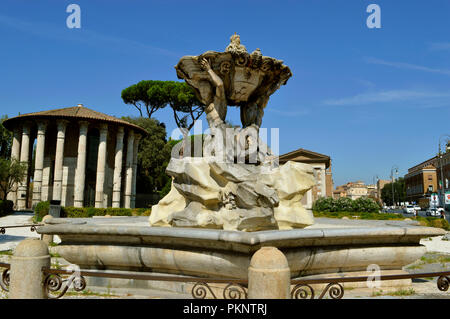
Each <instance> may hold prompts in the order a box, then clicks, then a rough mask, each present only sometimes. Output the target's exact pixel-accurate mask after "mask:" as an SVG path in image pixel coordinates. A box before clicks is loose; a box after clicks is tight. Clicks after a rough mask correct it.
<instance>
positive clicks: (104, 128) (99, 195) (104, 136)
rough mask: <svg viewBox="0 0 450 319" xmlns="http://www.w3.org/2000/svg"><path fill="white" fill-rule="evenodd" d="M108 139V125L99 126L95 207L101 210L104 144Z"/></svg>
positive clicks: (104, 163) (104, 157) (103, 180)
mask: <svg viewBox="0 0 450 319" xmlns="http://www.w3.org/2000/svg"><path fill="white" fill-rule="evenodd" d="M107 138H108V125H107V124H102V125H101V126H100V141H99V144H98V158H97V179H96V182H95V207H96V208H103V207H104V206H105V205H104V202H103V199H104V192H103V190H104V186H105V168H106V143H107Z"/></svg>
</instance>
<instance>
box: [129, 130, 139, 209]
mask: <svg viewBox="0 0 450 319" xmlns="http://www.w3.org/2000/svg"><path fill="white" fill-rule="evenodd" d="M140 139H141V135H140V134H136V135H135V137H134V145H133V180H132V182H131V208H136V175H137V157H138V147H139V140H140Z"/></svg>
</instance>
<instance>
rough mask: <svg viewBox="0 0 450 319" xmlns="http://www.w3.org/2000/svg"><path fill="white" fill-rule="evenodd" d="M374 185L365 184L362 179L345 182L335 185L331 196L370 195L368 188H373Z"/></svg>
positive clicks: (352, 196) (354, 196)
mask: <svg viewBox="0 0 450 319" xmlns="http://www.w3.org/2000/svg"><path fill="white" fill-rule="evenodd" d="M374 188H375V186H374V185H365V184H364V182H362V181H357V182H348V183H347V184H344V185H340V186H337V187H336V189H335V190H334V191H333V198H339V197H348V198H351V199H357V198H360V197H367V196H369V195H371V194H370V193H369V189H374Z"/></svg>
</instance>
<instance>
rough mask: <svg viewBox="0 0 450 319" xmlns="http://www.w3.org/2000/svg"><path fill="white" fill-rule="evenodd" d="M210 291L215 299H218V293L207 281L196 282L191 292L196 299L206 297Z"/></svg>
mask: <svg viewBox="0 0 450 319" xmlns="http://www.w3.org/2000/svg"><path fill="white" fill-rule="evenodd" d="M208 291H209V292H210V293H211V295H212V296H213V298H214V299H217V297H216V295H215V294H214V292H213V291H212V290H211V287H209V285H208V284H207V283H206V282H198V283H196V284H195V285H194V287H192V291H191V294H192V297H194V299H205V298H206V296H207V295H208Z"/></svg>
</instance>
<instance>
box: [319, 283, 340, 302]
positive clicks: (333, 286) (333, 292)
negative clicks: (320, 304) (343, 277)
mask: <svg viewBox="0 0 450 319" xmlns="http://www.w3.org/2000/svg"><path fill="white" fill-rule="evenodd" d="M327 290H329V293H328V294H329V296H330V297H331V298H332V299H341V298H342V297H344V287H343V286H342V285H341V284H338V283H337V282H336V283H330V284H328V285H327V286H326V287H325V290H324V292H325V293H326V291H327ZM323 294H324V293H322V296H323Z"/></svg>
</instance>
